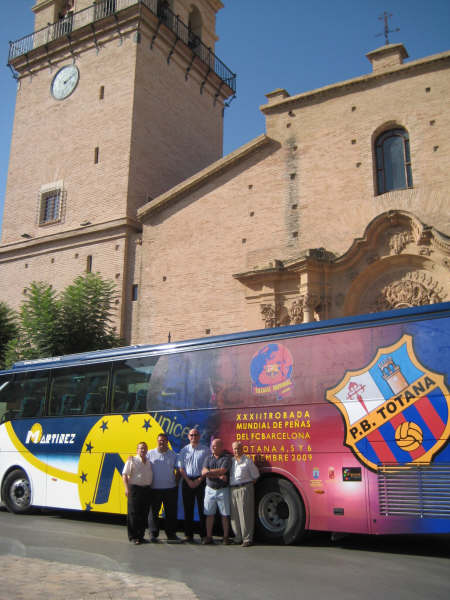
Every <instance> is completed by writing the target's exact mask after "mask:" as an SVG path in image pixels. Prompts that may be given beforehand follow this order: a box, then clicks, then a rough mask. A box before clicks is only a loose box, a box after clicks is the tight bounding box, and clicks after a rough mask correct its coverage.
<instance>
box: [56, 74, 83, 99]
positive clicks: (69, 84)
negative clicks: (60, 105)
mask: <svg viewBox="0 0 450 600" xmlns="http://www.w3.org/2000/svg"><path fill="white" fill-rule="evenodd" d="M79 78H80V72H79V71H78V68H77V67H76V66H75V65H68V66H66V67H62V69H60V70H59V71H58V72H57V73H56V75H55V76H54V78H53V81H52V85H51V88H50V89H51V92H52V96H53V98H55V100H64V98H67V96H70V94H71V93H72V92H73V91H74V89H75V88H76V87H77V84H78V80H79Z"/></svg>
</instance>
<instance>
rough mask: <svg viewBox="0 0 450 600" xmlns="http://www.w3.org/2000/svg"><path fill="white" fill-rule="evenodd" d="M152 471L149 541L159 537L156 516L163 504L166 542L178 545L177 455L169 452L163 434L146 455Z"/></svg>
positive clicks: (166, 439) (166, 438)
mask: <svg viewBox="0 0 450 600" xmlns="http://www.w3.org/2000/svg"><path fill="white" fill-rule="evenodd" d="M147 458H148V459H149V461H150V463H151V465H152V469H153V483H152V509H151V512H150V516H149V526H148V528H149V530H150V541H151V542H157V541H158V535H159V520H158V515H159V511H160V509H161V504H164V513H165V530H166V535H167V541H168V542H169V543H170V542H171V543H179V542H180V541H181V540H180V539H179V538H178V537H177V535H176V528H177V504H178V487H177V485H178V476H179V475H178V468H177V455H176V454H175V452H174V451H173V450H169V439H168V437H167V435H166V434H165V433H160V434H159V435H158V446H157V447H156V448H154V449H153V450H150V452H149V453H148V454H147Z"/></svg>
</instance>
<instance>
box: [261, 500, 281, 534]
mask: <svg viewBox="0 0 450 600" xmlns="http://www.w3.org/2000/svg"><path fill="white" fill-rule="evenodd" d="M280 507H283V512H285V510H286V501H285V499H284V498H283V496H282V495H281V494H280V493H278V492H270V493H268V494H265V495H264V496H263V497H262V498H261V500H260V502H259V506H258V517H259V520H260V521H261V523H262V525H263V526H264V527H265V528H266V529H267V530H268V531H270V532H272V533H282V532H283V531H284V529H285V527H286V521H287V519H285V518H284V517H282V516H281V515H280Z"/></svg>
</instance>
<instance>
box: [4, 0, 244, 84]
mask: <svg viewBox="0 0 450 600" xmlns="http://www.w3.org/2000/svg"><path fill="white" fill-rule="evenodd" d="M135 4H143V5H144V6H146V7H147V8H148V9H149V10H150V12H152V13H153V14H154V15H155V16H156V17H158V19H159V21H160V23H162V24H164V25H165V26H166V27H168V28H169V29H170V30H171V31H172V32H173V33H174V34H175V35H176V37H177V39H178V40H181V41H182V42H183V43H184V44H186V46H188V47H189V48H190V49H191V51H192V52H193V54H195V55H196V56H197V57H198V58H199V59H200V60H201V61H202V62H204V63H205V64H206V65H207V66H208V68H209V69H210V70H211V71H214V72H215V73H216V75H217V76H218V77H219V78H220V79H221V80H222V81H223V82H224V83H225V84H226V85H227V86H228V87H229V88H231V89H232V90H233V92H236V75H235V74H234V73H233V72H232V71H231V70H230V69H229V68H228V67H227V66H226V65H225V64H224V63H223V62H222V61H221V60H220V58H218V57H217V56H216V55H215V54H214V52H213V51H212V50H211V48H208V47H207V46H206V45H205V44H204V43H203V42H202V40H201V39H200V37H199V36H197V35H196V34H195V33H194V32H193V31H192V29H191V28H190V27H189V26H188V25H186V24H185V23H183V21H181V19H180V18H179V17H178V15H176V14H175V13H174V12H173V11H172V10H171V9H170V8H169V7H168V5H167V3H166V2H164V1H161V0H99V1H98V2H94V3H93V4H92V5H91V6H88V7H87V8H84V9H83V10H80V11H78V12H71V13H68V14H67V15H66V16H65V17H63V18H61V19H59V20H58V21H56V23H49V24H48V25H47V27H44V28H42V29H40V30H38V31H35V32H33V33H30V34H29V35H26V36H25V37H23V38H20V39H19V40H16V41H15V42H9V55H8V64H11V63H12V61H13V60H14V59H15V58H18V57H19V56H23V55H25V54H27V53H28V52H31V50H34V49H36V48H39V47H41V46H45V45H46V44H49V43H50V42H52V41H54V40H58V39H61V38H64V37H67V36H70V34H71V33H72V32H73V31H76V30H77V29H81V28H82V27H85V26H86V25H89V24H93V23H95V22H96V21H100V20H101V19H104V18H105V17H108V16H110V15H115V14H117V13H118V12H120V11H121V10H124V9H126V8H129V7H130V6H133V5H135Z"/></svg>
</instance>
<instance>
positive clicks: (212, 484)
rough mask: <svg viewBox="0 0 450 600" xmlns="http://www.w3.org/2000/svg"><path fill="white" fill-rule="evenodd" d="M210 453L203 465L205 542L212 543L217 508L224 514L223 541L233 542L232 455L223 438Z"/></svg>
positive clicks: (217, 441)
mask: <svg viewBox="0 0 450 600" xmlns="http://www.w3.org/2000/svg"><path fill="white" fill-rule="evenodd" d="M211 449H212V454H210V455H209V456H208V457H207V458H206V460H205V463H204V465H203V469H202V475H203V476H205V477H206V488H205V515H206V538H205V539H204V540H203V543H204V544H212V543H213V539H212V531H213V525H214V516H215V514H216V511H217V508H219V512H220V514H221V515H222V527H223V543H224V544H231V543H232V542H231V540H230V538H229V532H230V488H229V486H228V473H229V471H230V468H231V457H230V455H229V454H226V453H225V452H224V450H223V443H222V440H220V439H219V438H217V439H216V440H214V441H213V443H212V444H211Z"/></svg>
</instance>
